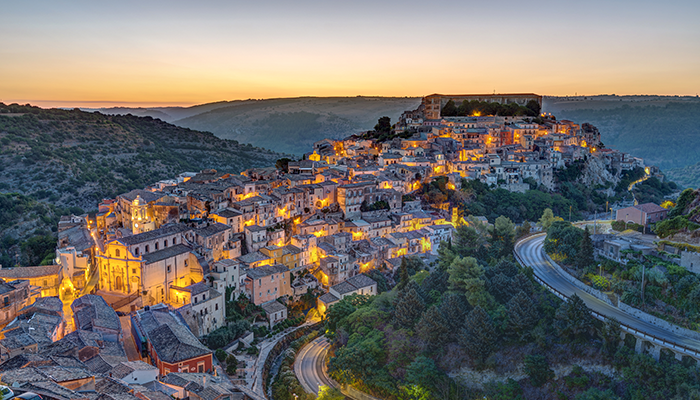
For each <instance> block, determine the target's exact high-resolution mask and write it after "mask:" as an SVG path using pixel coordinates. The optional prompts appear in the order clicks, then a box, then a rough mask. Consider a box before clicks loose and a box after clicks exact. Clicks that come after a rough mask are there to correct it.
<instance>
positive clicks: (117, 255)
mask: <svg viewBox="0 0 700 400" xmlns="http://www.w3.org/2000/svg"><path fill="white" fill-rule="evenodd" d="M114 256H115V257H119V249H115V250H114Z"/></svg>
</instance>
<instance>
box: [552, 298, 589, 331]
mask: <svg viewBox="0 0 700 400" xmlns="http://www.w3.org/2000/svg"><path fill="white" fill-rule="evenodd" d="M556 319H557V325H558V328H559V331H560V332H561V334H562V336H564V337H566V338H568V339H569V340H573V341H581V340H584V339H585V338H586V337H587V336H588V335H590V334H592V333H593V332H594V330H595V326H594V325H593V318H592V317H591V310H590V309H589V308H588V307H587V306H586V303H584V301H583V300H581V298H580V297H578V296H577V295H576V294H574V295H573V296H571V297H570V298H569V301H567V302H564V303H562V304H561V306H559V309H558V310H557V313H556Z"/></svg>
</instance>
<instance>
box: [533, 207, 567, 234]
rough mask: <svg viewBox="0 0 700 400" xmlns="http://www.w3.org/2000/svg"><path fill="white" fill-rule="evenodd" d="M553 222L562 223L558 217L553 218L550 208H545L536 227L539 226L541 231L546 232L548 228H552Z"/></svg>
mask: <svg viewBox="0 0 700 400" xmlns="http://www.w3.org/2000/svg"><path fill="white" fill-rule="evenodd" d="M555 221H563V219H562V218H560V217H555V216H554V213H553V212H552V209H551V208H545V209H544V212H543V213H542V216H541V217H540V220H539V221H538V222H537V225H539V226H540V228H542V230H543V231H546V230H549V227H550V226H552V224H553V223H554V222H555Z"/></svg>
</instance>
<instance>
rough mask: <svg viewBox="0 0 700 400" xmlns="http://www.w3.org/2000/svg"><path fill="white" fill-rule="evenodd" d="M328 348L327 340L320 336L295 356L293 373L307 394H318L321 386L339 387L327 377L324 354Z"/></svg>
mask: <svg viewBox="0 0 700 400" xmlns="http://www.w3.org/2000/svg"><path fill="white" fill-rule="evenodd" d="M330 346H331V344H330V343H329V342H328V339H326V338H325V337H323V336H321V337H319V338H316V339H315V340H313V341H312V342H311V343H308V344H307V345H305V346H304V347H302V348H301V350H299V354H297V358H296V361H295V362H294V373H295V374H296V376H297V378H298V379H299V382H300V383H301V386H302V387H303V388H304V390H306V391H307V392H308V393H313V394H318V390H319V388H320V387H321V386H330V387H336V388H337V387H339V385H338V383H337V382H335V381H333V380H332V379H331V378H329V377H328V372H327V367H326V354H328V349H329V348H330Z"/></svg>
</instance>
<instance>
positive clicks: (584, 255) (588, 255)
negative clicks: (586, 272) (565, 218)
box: [576, 227, 595, 269]
mask: <svg viewBox="0 0 700 400" xmlns="http://www.w3.org/2000/svg"><path fill="white" fill-rule="evenodd" d="M576 261H577V262H576V266H577V267H579V268H582V269H583V268H586V267H588V266H591V265H593V263H594V262H595V259H594V258H593V241H592V240H591V235H590V233H589V232H588V227H586V229H584V230H583V237H581V242H580V243H579V249H578V257H576Z"/></svg>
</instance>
